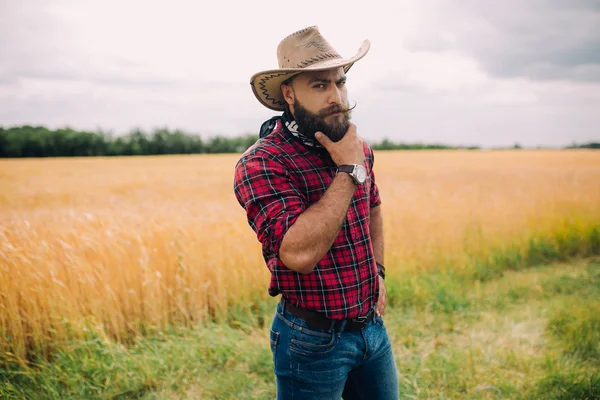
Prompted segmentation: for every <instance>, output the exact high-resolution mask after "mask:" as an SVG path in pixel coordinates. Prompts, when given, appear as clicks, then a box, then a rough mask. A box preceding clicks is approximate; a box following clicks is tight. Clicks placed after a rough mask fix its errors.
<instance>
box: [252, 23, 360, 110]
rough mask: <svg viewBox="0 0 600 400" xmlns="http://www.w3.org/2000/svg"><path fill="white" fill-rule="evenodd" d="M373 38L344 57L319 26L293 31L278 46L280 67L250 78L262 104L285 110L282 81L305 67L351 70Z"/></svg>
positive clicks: (273, 108)
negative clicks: (350, 54) (353, 52)
mask: <svg viewBox="0 0 600 400" xmlns="http://www.w3.org/2000/svg"><path fill="white" fill-rule="evenodd" d="M370 47H371V42H369V40H365V41H363V43H362V45H361V46H360V48H359V49H358V52H357V53H356V55H355V56H354V57H351V58H343V57H342V56H340V55H339V54H338V52H337V51H335V49H334V48H333V47H332V46H331V45H330V44H329V43H328V42H327V40H325V38H324V37H323V36H321V33H320V32H319V28H318V27H317V26H310V27H308V28H305V29H302V30H299V31H298V32H294V33H292V34H291V35H289V36H288V37H286V38H285V39H283V40H282V41H281V42H280V43H279V46H277V60H278V63H279V69H271V70H268V71H262V72H259V73H256V74H254V75H253V76H252V78H250V85H251V86H252V91H253V92H254V95H255V96H256V98H257V99H258V101H260V102H261V103H262V104H263V105H265V106H266V107H268V108H270V109H271V110H275V111H283V110H285V104H286V103H285V100H284V99H283V94H282V93H281V88H280V86H281V84H282V83H283V81H285V80H286V79H289V78H291V77H292V76H294V75H298V74H300V73H302V72H305V71H323V70H327V69H332V68H338V67H344V72H348V70H349V69H350V67H352V65H353V64H354V63H355V62H356V61H358V60H360V59H361V58H363V57H364V56H365V55H366V54H367V52H368V51H369V48H370Z"/></svg>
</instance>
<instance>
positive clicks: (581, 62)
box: [406, 0, 600, 81]
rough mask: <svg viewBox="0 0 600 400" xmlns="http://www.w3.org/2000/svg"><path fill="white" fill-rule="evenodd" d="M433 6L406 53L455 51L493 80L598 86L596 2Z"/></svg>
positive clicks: (441, 0)
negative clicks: (560, 82) (570, 82)
mask: <svg viewBox="0 0 600 400" xmlns="http://www.w3.org/2000/svg"><path fill="white" fill-rule="evenodd" d="M433 4H434V5H432V6H430V8H429V9H428V10H427V12H430V13H431V15H433V18H430V19H424V20H423V21H424V23H423V26H421V28H422V29H420V30H419V31H418V32H414V35H413V36H412V37H411V38H410V39H408V40H407V41H406V43H407V46H408V48H409V49H410V50H412V51H442V50H449V49H452V50H456V51H460V52H462V53H464V54H466V55H468V56H470V57H473V58H474V59H475V60H477V61H478V62H479V63H480V64H481V66H482V67H483V68H484V70H485V71H487V72H488V73H490V74H492V75H494V76H498V77H527V78H530V79H536V80H576V81H600V2H598V1H591V0H588V1H584V0H575V1H570V2H563V1H559V0H532V1H516V0H513V1H503V2H496V1H492V0H468V1H462V2H451V3H450V2H449V1H446V0H438V1H436V2H434V3H433ZM436 27H437V29H436Z"/></svg>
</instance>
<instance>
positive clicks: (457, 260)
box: [0, 150, 600, 358]
mask: <svg viewBox="0 0 600 400" xmlns="http://www.w3.org/2000/svg"><path fill="white" fill-rule="evenodd" d="M238 158H239V155H198V156H162V157H128V158H126V157H124V158H120V157H118V158H74V159H28V160H1V161H0V185H1V186H0V189H1V190H0V352H1V353H4V354H12V355H14V356H15V357H17V358H19V357H27V354H28V352H29V351H41V352H42V353H47V352H50V351H51V348H50V345H49V343H55V342H56V341H57V340H58V341H60V340H63V339H67V338H78V337H83V336H85V335H86V332H89V331H90V330H93V331H95V332H98V334H101V335H105V336H106V337H108V338H110V339H115V340H121V341H126V340H127V338H128V337H130V336H131V335H132V334H138V333H143V332H146V331H148V330H152V329H163V328H165V327H167V326H169V325H177V324H184V325H194V324H197V323H202V321H204V320H206V319H207V318H211V319H214V320H217V321H218V320H220V319H224V318H226V316H227V310H228V309H229V308H230V307H232V306H235V305H244V304H253V302H255V301H256V300H257V299H264V298H266V297H267V294H266V288H267V285H268V271H267V269H266V267H265V266H264V263H263V260H262V257H261V252H260V245H259V243H258V242H257V240H256V237H255V235H254V233H253V232H252V231H251V229H250V227H249V226H248V224H247V222H246V218H245V214H244V211H243V210H242V209H241V207H240V206H239V205H238V204H237V201H236V200H235V198H234V195H233V189H232V187H233V182H232V179H233V168H234V165H235V162H236V161H237V159H238ZM375 173H376V181H377V183H378V185H379V188H380V192H381V196H382V201H383V204H382V211H383V215H384V230H385V248H386V249H385V254H386V268H387V270H388V275H389V276H391V277H392V279H397V280H401V279H403V277H405V276H407V274H410V273H413V272H415V271H426V270H430V269H441V270H444V269H461V268H468V267H469V265H471V264H472V262H473V260H479V259H485V258H486V257H489V256H490V254H492V252H493V251H494V250H495V249H498V248H502V247H503V246H506V245H515V244H517V245H518V244H520V243H526V242H527V241H528V240H530V239H531V238H532V237H536V236H539V235H547V236H552V235H553V234H555V233H558V232H561V231H564V230H566V229H581V230H585V229H587V228H588V227H590V226H598V224H599V223H600V153H598V152H593V151H584V150H573V151H524V150H521V151H470V152H469V151H414V152H409V151H402V152H376V161H375Z"/></svg>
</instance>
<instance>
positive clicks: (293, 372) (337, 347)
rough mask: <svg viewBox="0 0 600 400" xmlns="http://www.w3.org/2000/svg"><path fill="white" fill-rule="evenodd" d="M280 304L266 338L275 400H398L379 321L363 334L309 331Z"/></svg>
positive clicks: (393, 370)
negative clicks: (273, 379) (269, 344)
mask: <svg viewBox="0 0 600 400" xmlns="http://www.w3.org/2000/svg"><path fill="white" fill-rule="evenodd" d="M282 311H283V307H282V306H281V303H278V304H277V311H276V313H275V316H274V318H273V324H272V326H271V332H270V342H271V351H272V353H273V362H274V364H275V375H276V377H277V399H278V400H281V399H285V400H288V399H294V400H303V399H311V400H325V399H327V400H329V399H335V400H339V399H340V397H341V398H343V399H345V400H348V399H350V400H353V399H364V400H367V399H368V400H392V399H393V400H397V399H398V397H399V390H398V375H397V371H396V364H395V362H394V355H393V354H392V346H391V344H390V340H389V338H388V334H387V331H386V329H385V326H384V324H383V320H382V319H381V318H380V317H374V318H373V320H372V321H371V322H369V323H368V324H367V326H366V327H365V328H364V329H363V330H362V331H361V332H350V331H345V330H343V327H342V329H339V330H337V331H336V330H327V329H324V330H322V329H312V328H308V327H307V326H306V322H305V321H304V320H303V319H301V318H297V317H294V316H293V315H291V314H290V313H289V312H287V311H286V312H285V313H282Z"/></svg>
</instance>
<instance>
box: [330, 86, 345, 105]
mask: <svg viewBox="0 0 600 400" xmlns="http://www.w3.org/2000/svg"><path fill="white" fill-rule="evenodd" d="M331 87H332V89H329V104H340V103H341V102H342V91H341V90H340V88H338V87H337V85H331Z"/></svg>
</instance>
